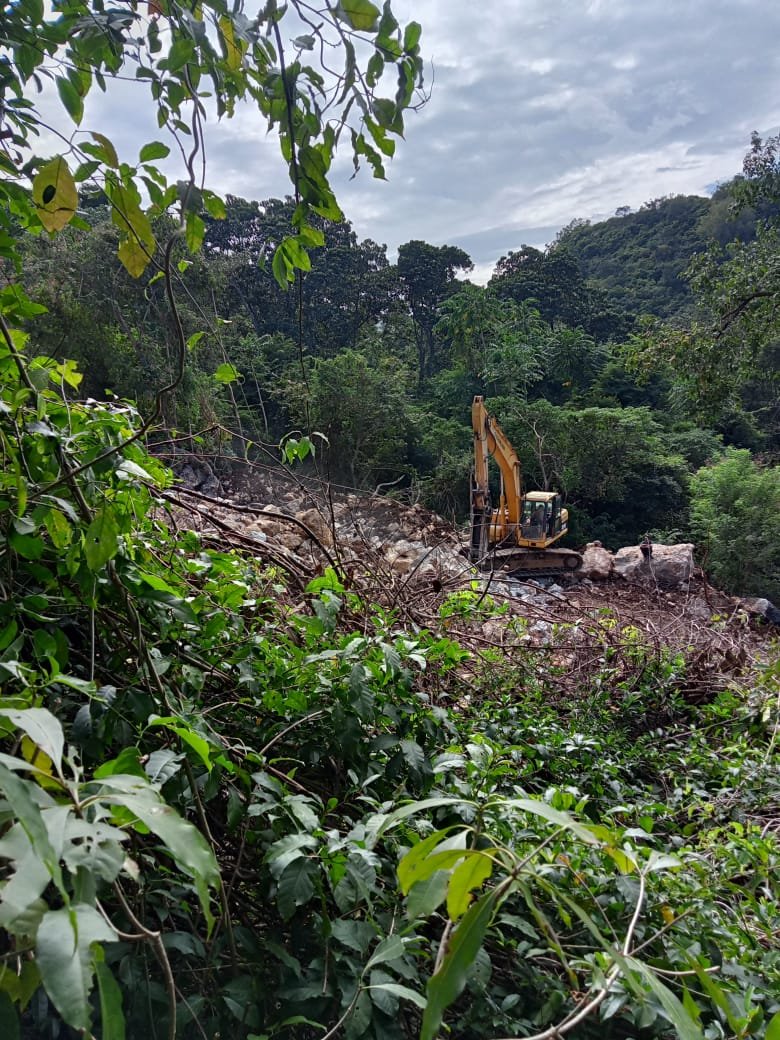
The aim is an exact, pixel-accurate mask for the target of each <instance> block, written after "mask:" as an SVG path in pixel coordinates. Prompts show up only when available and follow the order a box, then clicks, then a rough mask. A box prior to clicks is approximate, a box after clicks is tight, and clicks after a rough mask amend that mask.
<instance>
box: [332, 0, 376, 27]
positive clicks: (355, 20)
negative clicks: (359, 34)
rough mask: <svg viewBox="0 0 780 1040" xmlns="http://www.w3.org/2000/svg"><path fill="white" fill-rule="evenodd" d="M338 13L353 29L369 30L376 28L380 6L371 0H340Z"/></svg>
mask: <svg viewBox="0 0 780 1040" xmlns="http://www.w3.org/2000/svg"><path fill="white" fill-rule="evenodd" d="M336 14H337V15H338V17H340V18H342V19H343V20H344V21H345V22H349V24H350V25H351V26H352V28H353V29H357V30H359V31H369V30H371V29H373V28H374V26H375V25H376V23H377V19H378V18H379V8H378V7H375V6H374V5H373V4H372V3H370V2H369V0H339V4H338V7H337V8H336Z"/></svg>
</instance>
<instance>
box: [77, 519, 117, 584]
mask: <svg viewBox="0 0 780 1040" xmlns="http://www.w3.org/2000/svg"><path fill="white" fill-rule="evenodd" d="M118 535H119V529H118V527H117V524H116V520H115V518H114V513H113V511H112V510H111V509H110V508H109V507H108V506H104V507H103V508H102V509H101V510H100V511H99V512H98V513H97V514H96V516H95V519H94V520H93V521H92V523H91V524H90V525H89V527H88V528H87V533H86V534H85V536H84V555H85V556H86V558H87V566H88V567H89V569H90V570H91V571H98V570H100V568H101V567H102V566H103V565H104V564H106V563H108V561H109V560H110V559H112V558H113V557H114V556H116V554H117V550H118V549H119V538H118Z"/></svg>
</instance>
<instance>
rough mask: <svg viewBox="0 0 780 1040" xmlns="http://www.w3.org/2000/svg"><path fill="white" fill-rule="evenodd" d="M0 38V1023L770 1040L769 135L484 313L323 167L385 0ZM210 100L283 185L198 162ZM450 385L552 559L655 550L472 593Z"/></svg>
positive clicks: (774, 978) (355, 101) (461, 268)
mask: <svg viewBox="0 0 780 1040" xmlns="http://www.w3.org/2000/svg"><path fill="white" fill-rule="evenodd" d="M2 21H3V31H4V36H3V39H4V43H3V46H4V48H5V53H4V60H3V62H1V63H0V81H1V82H2V89H3V98H4V107H3V113H2V114H3V125H2V129H0V199H1V200H2V203H3V204H2V206H0V264H1V265H2V271H3V275H4V285H3V288H2V289H0V449H1V451H2V467H1V468H0V1036H1V1037H2V1038H3V1040H6V1038H8V1040H38V1038H44V1037H45V1038H47V1040H48V1038H51V1040H61V1038H62V1040H70V1038H73V1037H85V1038H89V1040H129V1038H137V1037H149V1038H151V1040H163V1038H166V1040H176V1038H177V1037H179V1038H182V1040H195V1038H201V1040H212V1038H217V1037H227V1036H230V1037H236V1038H238V1040H271V1038H273V1040H333V1038H335V1037H342V1036H343V1037H345V1038H346V1040H361V1038H363V1037H366V1038H370V1040H416V1038H418V1037H419V1038H420V1040H437V1038H443V1037H447V1036H449V1037H456V1038H458V1040H498V1038H502V1037H503V1038H506V1037H510V1036H511V1037H512V1038H513V1040H514V1038H517V1040H521V1038H522V1040H559V1038H560V1037H565V1036H571V1037H572V1038H574V1040H591V1038H594V1040H595V1038H597V1037H598V1038H605V1040H628V1038H632V1040H672V1038H675V1037H677V1038H679V1040H727V1038H728V1040H746V1038H747V1037H756V1038H759V1040H778V1035H780V996H779V994H780V985H779V984H780V953H779V952H778V951H779V950H780V944H779V943H778V937H779V936H780V918H779V917H778V898H777V882H778V876H780V871H778V863H779V862H780V784H779V783H778V776H780V771H779V770H778V765H779V764H780V762H779V760H778V753H779V752H778V725H779V724H780V719H779V717H778V703H779V700H778V698H780V664H779V663H778V658H777V641H776V639H775V638H773V636H774V630H773V629H772V628H770V626H769V624H767V623H765V622H764V621H761V620H756V618H757V616H761V615H763V616H764V617H770V618H771V617H772V616H773V615H772V613H771V606H770V605H769V604H766V605H765V606H764V607H762V608H761V609H759V608H758V607H755V606H749V605H748V604H746V603H745V602H742V601H738V600H734V599H733V598H732V596H731V594H736V595H739V596H744V595H752V596H754V597H762V598H764V597H770V598H771V597H776V598H780V478H779V474H780V470H778V467H777V456H778V451H779V450H780V410H779V407H778V365H777V363H776V362H777V353H778V349H779V348H778V322H777V316H776V307H775V304H776V300H777V296H778V293H780V282H779V281H778V265H777V257H778V255H780V242H778V234H779V233H780V223H779V222H778V210H777V206H778V201H779V200H780V156H779V154H778V153H779V152H780V139H776V138H770V139H769V140H766V141H762V140H761V139H760V138H759V137H757V136H756V137H754V139H753V141H752V142H751V147H750V151H749V153H748V155H747V156H746V159H745V165H744V169H743V173H742V175H741V176H740V177H739V178H736V179H735V181H734V183H733V184H731V185H729V186H724V187H723V188H722V189H720V190H719V192H718V193H717V194H716V196H715V198H714V199H713V200H711V201H708V200H690V199H669V200H662V201H660V202H656V203H650V204H648V206H647V207H645V208H644V209H642V210H641V211H640V212H639V213H637V214H624V215H622V216H620V217H616V218H614V220H610V221H607V222H605V223H604V224H599V225H593V226H585V225H576V226H570V227H569V228H568V229H566V230H565V231H564V232H563V233H562V234H561V236H559V239H558V240H557V241H556V242H555V243H553V244H552V245H551V246H550V247H549V248H547V249H545V250H538V249H534V248H531V247H529V246H527V245H524V244H523V243H518V245H517V249H516V250H513V251H511V252H509V253H508V254H507V255H506V256H503V257H500V258H497V261H496V265H495V269H494V272H493V275H492V277H491V279H490V281H489V283H488V285H487V286H485V287H482V286H478V285H474V284H472V283H471V282H470V281H469V280H468V275H469V272H470V271H471V269H472V261H471V258H470V257H469V256H468V254H467V253H465V252H464V251H463V250H462V249H460V248H459V247H457V246H451V245H432V244H430V243H427V242H425V241H423V240H419V239H414V240H411V241H409V242H407V243H405V244H403V245H402V246H401V247H400V249H399V251H398V256H397V258H391V257H389V256H388V255H387V250H386V248H385V247H384V246H383V245H381V244H378V243H376V242H374V241H372V240H368V239H367V240H363V241H360V240H358V238H357V236H356V235H355V233H354V231H353V229H352V227H351V225H350V223H349V221H348V220H347V219H345V218H344V215H343V214H342V213H341V210H340V208H339V205H338V202H337V200H336V198H335V196H334V193H333V190H332V187H331V184H330V181H329V170H330V166H331V163H332V161H333V159H334V156H335V154H336V150H337V148H339V149H341V150H342V151H346V153H347V154H348V155H351V156H352V157H353V158H354V160H355V165H356V169H357V168H358V167H359V166H360V165H361V164H365V165H366V166H367V167H368V168H369V169H371V170H372V171H373V172H374V174H375V175H377V176H379V177H381V175H382V173H383V164H384V163H385V162H386V161H387V160H388V159H389V158H390V157H391V156H392V154H393V152H394V149H395V147H396V143H397V142H398V141H400V140H401V138H402V136H403V130H404V119H405V118H406V116H407V114H408V110H409V109H410V108H414V107H415V106H416V105H418V104H419V103H422V101H423V100H424V95H423V94H421V91H422V89H423V79H422V73H423V58H422V52H421V33H422V29H421V26H420V25H419V24H417V23H416V22H410V23H409V24H407V25H405V26H402V25H400V24H399V23H398V22H397V21H396V18H395V17H394V15H393V13H392V10H391V7H390V4H389V3H388V4H385V5H384V8H383V9H382V10H381V11H380V9H379V8H378V7H376V6H375V5H374V4H373V3H371V2H369V0H342V2H341V3H339V4H338V5H335V6H331V5H325V6H324V7H322V8H317V11H316V17H315V15H314V13H313V11H312V8H311V6H310V5H309V4H308V3H304V2H303V0H290V3H289V4H288V5H285V6H284V7H278V6H277V5H276V4H275V3H269V4H267V5H266V6H265V7H264V8H263V10H262V11H261V12H260V13H259V14H257V15H256V16H255V15H254V14H253V15H252V19H251V20H250V18H249V17H248V16H247V15H246V14H245V13H244V11H243V8H242V4H241V3H238V4H235V5H233V7H232V8H229V7H226V6H225V4H224V3H222V2H221V0H203V3H202V4H199V5H197V7H195V8H193V7H192V6H191V5H185V4H179V3H177V2H175V0H166V2H165V3H162V2H160V3H157V2H154V3H152V4H150V5H148V8H147V9H146V10H143V11H142V10H140V9H138V8H137V7H136V6H134V5H131V6H129V7H126V8H124V7H123V8H121V9H115V8H106V7H105V6H104V5H103V4H102V3H93V2H89V0H61V2H60V3H58V4H57V5H56V7H55V8H51V7H48V6H46V5H43V4H41V3H38V2H35V0H19V2H18V3H16V4H13V5H10V6H8V7H7V8H6V9H5V10H4V11H3V14H2ZM302 26H303V27H304V28H305V33H304V35H301V34H300V33H301V27H302ZM323 56H324V57H323ZM43 79H52V80H53V86H54V87H55V88H56V95H57V98H58V99H59V103H60V104H61V110H60V111H59V113H58V118H59V123H58V128H56V134H57V135H58V136H57V140H58V141H59V142H60V143H59V145H58V147H60V146H61V154H57V155H54V156H51V155H49V154H43V151H44V147H43V146H42V145H41V133H42V132H43V131H46V133H51V127H50V125H49V123H48V122H46V121H44V119H43V116H41V114H40V113H39V111H38V109H37V108H36V107H35V104H34V102H33V101H32V100H31V97H32V96H33V94H34V92H35V90H37V88H38V86H39V84H40V83H41V81H42V80H43ZM114 79H122V80H123V81H124V84H123V85H124V86H125V87H127V84H128V82H131V83H132V84H134V85H135V88H137V89H138V91H139V95H138V96H140V97H142V98H145V99H146V100H145V101H144V103H145V104H147V105H149V106H150V108H151V110H152V111H153V112H154V113H155V115H156V118H157V125H158V126H159V128H160V131H161V135H162V133H163V131H164V132H165V133H166V134H169V135H170V139H171V140H172V142H173V144H174V145H175V146H176V149H177V150H178V151H179V153H180V155H181V158H182V164H181V171H180V172H181V179H180V180H178V181H175V180H169V177H168V176H167V175H166V173H165V171H164V169H162V168H161V167H160V165H159V164H160V162H161V161H162V160H164V159H166V158H167V157H168V156H169V154H170V151H171V149H169V147H168V145H166V144H163V143H162V142H160V141H157V140H154V141H149V142H147V143H145V144H144V145H143V146H142V147H141V149H140V151H139V153H138V156H137V159H136V158H133V160H132V162H130V161H129V159H128V156H126V155H125V154H124V145H123V144H122V142H120V141H118V140H116V141H114V140H112V139H111V138H110V137H109V136H107V135H106V133H105V131H108V132H109V133H111V132H112V131H111V127H110V126H109V127H107V126H102V127H101V128H98V129H95V130H92V129H90V130H89V131H87V130H86V128H85V129H83V130H79V129H78V128H80V127H81V126H82V122H83V120H84V119H85V106H84V100H85V98H86V97H87V96H88V95H89V93H90V92H91V91H93V90H106V91H107V92H110V91H111V89H112V88H113V87H114V85H115V84H114V83H113V80H114ZM128 89H129V88H128ZM147 90H148V95H147V94H146V91H147ZM239 105H247V106H249V109H250V110H251V111H252V112H253V114H254V118H256V119H257V120H258V121H259V123H260V124H261V125H262V126H263V127H264V128H267V129H268V130H269V131H271V132H272V133H273V134H274V135H275V136H276V137H277V138H278V143H279V149H280V160H279V161H280V162H281V163H282V165H283V167H284V168H286V169H287V172H288V173H289V176H290V183H291V194H290V196H289V197H288V198H284V199H266V200H263V201H259V200H257V201H253V200H247V199H241V198H237V197H231V196H230V195H227V196H226V197H224V198H223V197H222V196H221V194H220V192H219V187H220V186H219V185H215V184H210V182H209V179H208V165H207V164H205V163H203V149H204V141H205V137H204V135H205V134H206V118H205V117H206V114H207V112H211V111H212V109H211V107H210V106H213V108H214V110H215V111H216V113H217V114H218V115H219V116H220V117H224V118H226V119H230V118H232V117H233V116H234V114H235V113H236V111H237V108H238V106H239ZM243 111H244V109H242V112H243ZM77 130H78V132H76V131H77ZM44 139H45V140H48V138H44ZM732 231H733V232H734V234H732ZM615 257H620V258H621V259H620V266H619V267H618V266H614V265H612V266H611V264H612V260H613V259H614V258H615ZM683 268H685V273H684V274H683ZM665 319H668V320H665ZM475 394H484V395H486V396H487V397H488V398H489V401H490V407H491V411H492V412H493V413H494V414H495V415H497V416H499V417H500V420H501V423H502V426H503V427H504V429H505V430H506V431H507V433H508V435H509V437H510V438H511V440H512V442H513V443H514V445H515V446H516V448H517V449H518V452H519V455H520V457H521V458H522V460H523V468H524V477H525V481H526V486H527V487H528V488H536V489H549V488H555V489H557V490H559V491H561V493H562V494H563V496H564V499H565V502H566V505H567V508H568V509H569V513H570V519H571V530H570V533H569V535H568V539H569V544H570V545H571V546H574V547H582V546H583V545H584V543H585V542H586V541H589V540H592V539H599V540H601V541H602V542H603V543H604V544H605V545H606V546H608V547H610V548H616V547H618V546H620V545H622V544H624V543H627V542H628V543H633V542H636V541H638V540H639V538H640V537H641V536H642V535H643V534H644V533H646V532H649V533H650V534H651V535H652V536H653V538H654V539H655V540H656V541H658V542H664V543H667V544H668V545H670V546H671V547H672V548H674V547H675V543H688V542H689V541H691V542H694V543H695V544H696V548H697V553H698V563H699V565H700V568H703V569H699V570H697V571H694V569H693V567H692V566H691V567H688V569H687V571H686V574H685V580H684V581H682V582H681V581H678V580H675V581H673V582H672V583H671V584H669V583H667V582H664V581H661V580H658V578H657V577H656V574H657V572H656V571H655V570H654V569H653V568H652V567H651V565H650V563H648V562H647V561H644V563H643V558H642V554H641V553H640V552H639V550H638V548H634V549H633V551H634V554H635V556H636V557H637V558H638V566H639V567H642V566H643V565H644V564H646V567H645V571H644V572H642V575H641V576H640V579H638V580H637V581H636V582H635V583H634V584H632V583H630V582H626V581H625V580H623V583H622V584H621V583H619V582H618V581H617V580H612V579H610V578H609V577H608V576H605V582H604V584H603V585H602V586H600V587H599V588H596V587H595V586H594V585H593V584H592V583H590V584H588V583H587V582H582V583H579V584H577V585H574V586H572V587H571V588H570V589H568V590H567V591H566V592H565V593H564V590H563V589H562V588H560V587H554V586H547V587H543V586H542V585H541V584H539V583H534V584H533V585H531V584H529V583H526V582H514V583H513V582H512V581H511V579H508V578H507V577H506V576H504V575H497V574H494V573H491V574H485V573H480V572H478V571H477V570H476V569H473V568H471V567H470V565H469V563H468V561H467V560H466V559H464V557H463V556H462V555H461V554H460V552H459V547H460V544H459V535H458V528H457V526H456V525H458V524H462V523H463V521H465V519H466V518H467V516H468V512H469V504H470V503H469V492H470V489H469V480H470V476H469V473H470V467H471V465H472V451H473V449H472V432H471V429H470V426H469V421H468V413H469V404H470V402H471V399H472V397H473V396H474V395H475ZM307 496H308V497H307ZM304 499H305V500H306V502H307V505H310V504H311V502H313V503H314V507H313V508H310V509H307V510H305V511H304V510H301V509H300V508H299V504H300V502H301V501H302V500H304ZM367 502H368V506H367V505H366V503H367ZM377 517H380V518H381V519H382V523H381V524H379V523H378V522H377ZM372 525H373V526H372ZM347 530H348V531H349V535H348V536H347V535H346V534H345V533H344V532H345V531H347ZM461 530H462V528H461ZM411 540H415V542H416V543H419V544H420V545H422V546H423V547H424V558H417V559H414V558H413V557H412V555H411V551H410V549H409V548H407V550H406V551H404V550H402V548H401V543H402V542H404V541H406V545H407V547H410V546H411ZM388 541H394V542H395V545H394V546H392V547H389V546H388V544H387V543H388ZM595 548H596V549H598V548H599V547H598V546H596V547H595ZM677 548H680V546H677ZM391 549H392V551H391ZM684 551H685V552H686V553H687V554H688V558H689V559H690V552H691V546H690V545H688V546H687V549H685V550H684ZM601 552H605V551H604V550H603V549H601ZM399 560H400V564H399ZM422 564H424V566H423V565H422ZM648 577H650V578H652V580H646V579H647V578H648ZM713 584H714V585H716V586H718V587H717V588H713Z"/></svg>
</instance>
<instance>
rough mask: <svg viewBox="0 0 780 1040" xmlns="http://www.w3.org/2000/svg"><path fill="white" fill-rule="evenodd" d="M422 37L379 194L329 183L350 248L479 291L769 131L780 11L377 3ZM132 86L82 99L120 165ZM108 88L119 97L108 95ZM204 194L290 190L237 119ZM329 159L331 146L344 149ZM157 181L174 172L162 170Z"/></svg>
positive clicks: (247, 115)
mask: <svg viewBox="0 0 780 1040" xmlns="http://www.w3.org/2000/svg"><path fill="white" fill-rule="evenodd" d="M393 6H394V10H395V12H396V15H397V17H398V18H399V20H400V21H407V20H409V19H411V18H414V19H417V20H419V21H420V22H421V23H422V25H423V37H422V46H423V51H424V53H425V54H426V56H427V57H429V58H431V59H432V62H433V65H432V70H433V71H432V74H431V72H429V73H428V74H427V79H428V82H429V83H430V82H431V81H432V82H433V91H432V96H431V99H430V101H429V102H428V104H427V105H426V106H425V107H424V108H423V109H422V111H420V112H419V113H416V114H415V113H410V114H409V115H408V117H407V120H406V126H407V133H406V139H405V140H404V141H400V142H399V144H398V149H397V154H396V158H395V159H394V160H393V161H392V162H390V163H388V166H387V173H388V181H387V182H386V183H381V182H378V181H375V180H373V179H372V177H371V176H370V171H369V170H368V169H363V170H361V172H360V174H359V175H358V176H357V177H356V178H355V179H350V178H351V174H352V164H351V158H350V157H348V156H346V155H342V156H341V157H340V158H339V159H337V161H336V163H335V164H334V174H333V175H334V184H335V187H336V191H337V195H338V197H339V199H340V201H341V203H342V206H343V208H344V210H345V212H346V215H347V216H348V217H349V218H350V219H351V220H352V222H353V224H354V225H355V229H356V231H357V233H358V234H359V235H360V236H361V237H371V238H374V239H375V240H377V241H379V242H384V243H387V245H388V247H389V248H390V250H391V251H394V250H395V249H396V248H397V246H398V245H399V244H400V243H402V242H405V241H408V240H409V239H411V238H422V239H425V240H427V241H429V242H432V243H435V244H442V243H445V242H446V243H450V244H453V245H460V246H461V247H462V248H464V249H466V250H467V251H468V252H469V253H470V255H471V256H472V258H473V259H474V262H475V264H476V267H477V273H478V276H480V277H483V278H485V277H487V276H489V273H490V270H491V268H492V266H493V264H494V263H495V261H496V260H497V259H498V257H499V256H501V255H502V254H503V253H505V252H507V250H508V249H511V248H518V247H519V246H520V245H521V244H523V243H529V244H536V245H541V244H544V242H547V241H550V240H552V238H553V237H554V235H555V233H556V231H557V229H558V228H560V227H561V226H563V225H564V224H566V223H568V222H569V221H570V220H572V219H573V218H575V217H585V218H590V219H594V218H595V219H598V218H600V217H604V216H607V215H610V214H611V213H613V212H614V210H615V209H616V208H617V207H618V206H621V205H630V206H632V207H637V206H639V205H641V204H642V203H643V202H645V201H647V200H648V199H651V198H657V197H659V196H663V195H667V194H673V193H678V192H686V193H705V192H706V191H707V190H708V189H709V188H710V187H711V186H712V184H714V183H717V182H720V181H723V180H725V179H727V178H728V177H730V176H732V175H733V174H734V173H735V172H737V170H738V169H739V168H740V164H741V159H742V155H743V154H744V152H745V150H746V147H747V144H748V141H749V135H750V131H751V130H753V129H758V130H760V131H764V132H766V131H769V130H771V129H773V128H775V127H776V126H777V124H778V123H780V113H779V112H778V106H777V100H776V99H777V97H778V96H780V90H779V89H778V88H780V52H777V50H776V41H777V39H778V37H780V7H777V6H776V5H770V4H767V3H766V2H765V0H728V2H727V0H707V2H705V0H676V2H672V0H643V2H642V3H640V2H639V0H589V2H588V0H521V2H518V3H515V4H498V3H496V2H495V0H493V2H490V0H488V2H486V3H483V4H481V5H476V4H473V3H472V2H471V0H394V4H393ZM134 86H135V85H134V84H116V85H112V86H111V88H110V93H109V95H106V96H103V95H100V94H99V93H95V94H93V95H91V97H90V101H89V105H88V110H87V118H86V119H85V125H96V126H99V127H100V128H101V129H104V128H106V127H108V128H109V129H108V130H107V132H108V133H109V135H110V136H111V137H112V138H113V139H114V140H115V141H116V142H117V144H118V145H119V146H120V152H121V153H122V158H126V159H128V160H129V161H133V159H134V158H135V155H136V154H137V149H138V145H139V144H140V143H141V142H142V141H144V140H149V139H154V138H158V139H159V138H160V137H161V132H160V131H159V130H158V129H157V127H156V124H155V123H154V114H153V112H152V111H151V107H150V106H149V105H148V104H146V106H145V107H144V105H143V104H141V105H139V103H138V100H137V91H134V90H133V89H132V88H133V87H134ZM115 88H118V89H115ZM207 143H208V163H209V181H210V183H211V184H212V185H213V186H214V187H215V188H216V189H218V190H221V191H222V192H230V193H233V194H238V195H243V196H246V197H250V198H256V199H262V198H267V197H269V196H274V195H277V196H278V195H283V194H285V193H287V192H288V191H289V190H290V184H289V181H288V179H287V176H286V171H285V169H284V165H283V164H282V162H281V160H280V158H279V156H278V146H277V144H276V141H275V140H274V139H273V138H269V137H268V136H267V135H266V132H265V127H264V125H263V123H262V121H261V120H259V118H258V117H257V116H256V115H255V114H254V113H252V112H251V111H250V110H249V109H247V108H244V109H241V110H240V111H239V112H238V113H237V115H236V118H235V119H233V120H231V121H224V122H222V123H216V122H212V123H210V124H209V125H208V127H207ZM345 143H346V142H345ZM170 173H171V175H173V176H181V175H182V174H181V172H178V173H176V172H175V167H174V166H173V165H171V167H170Z"/></svg>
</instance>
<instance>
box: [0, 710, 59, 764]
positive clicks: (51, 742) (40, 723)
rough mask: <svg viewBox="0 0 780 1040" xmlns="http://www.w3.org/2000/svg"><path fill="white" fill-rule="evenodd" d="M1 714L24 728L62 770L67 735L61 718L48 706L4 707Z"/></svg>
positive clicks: (31, 738) (15, 724)
mask: <svg viewBox="0 0 780 1040" xmlns="http://www.w3.org/2000/svg"><path fill="white" fill-rule="evenodd" d="M0 716H3V717H5V718H7V719H10V720H11V722H13V724H14V726H16V727H17V728H18V729H21V730H23V731H24V732H25V733H26V734H27V736H28V737H29V738H30V740H31V741H32V742H33V744H35V745H36V746H37V747H39V748H40V749H41V751H43V752H44V754H46V755H48V756H49V758H50V759H51V760H52V762H53V763H54V765H55V766H56V768H57V772H58V773H59V772H61V770H62V749H63V747H64V746H65V737H64V734H63V732H62V726H61V725H60V722H59V720H58V719H57V718H56V717H55V716H54V715H52V713H51V712H50V711H47V709H46V708H25V709H24V710H23V711H16V710H14V709H13V708H4V709H3V710H2V711H0Z"/></svg>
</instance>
